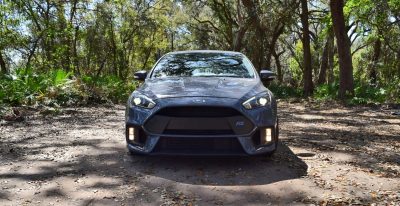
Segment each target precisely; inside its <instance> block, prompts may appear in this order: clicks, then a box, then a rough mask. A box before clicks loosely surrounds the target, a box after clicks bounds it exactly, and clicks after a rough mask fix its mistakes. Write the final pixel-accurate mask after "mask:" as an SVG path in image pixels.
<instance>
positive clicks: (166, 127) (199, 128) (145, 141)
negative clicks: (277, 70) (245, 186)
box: [126, 50, 279, 156]
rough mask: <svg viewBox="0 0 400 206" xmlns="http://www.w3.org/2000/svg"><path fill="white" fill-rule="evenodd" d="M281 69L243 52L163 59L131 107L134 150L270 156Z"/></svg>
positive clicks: (141, 76) (129, 133)
mask: <svg viewBox="0 0 400 206" xmlns="http://www.w3.org/2000/svg"><path fill="white" fill-rule="evenodd" d="M274 77H275V74H274V73H273V72H271V71H268V70H261V72H260V74H258V73H257V72H256V69H255V68H254V66H253V65H252V63H251V62H250V60H249V59H248V58H247V57H246V56H245V55H243V54H242V53H239V52H228V51H209V50H207V51H180V52H172V53H168V54H166V55H164V56H163V57H161V58H160V59H159V60H158V62H157V63H156V64H155V66H154V67H153V68H152V69H151V71H150V72H146V71H139V72H136V73H135V79H137V80H141V81H144V83H143V84H142V85H141V86H140V87H138V88H137V89H136V90H135V91H134V92H133V93H132V94H131V95H130V97H129V99H128V103H127V107H126V142H127V147H128V150H129V151H130V152H131V153H132V154H146V155H147V154H148V155H213V156H215V155H224V156H225V155H270V154H272V153H273V152H274V151H275V150H276V148H277V144H278V136H279V126H278V116H277V104H276V100H275V98H274V95H273V94H272V93H271V91H269V90H268V89H267V88H266V87H265V86H264V85H263V83H262V81H264V82H268V81H271V80H273V79H274Z"/></svg>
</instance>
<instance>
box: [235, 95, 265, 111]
mask: <svg viewBox="0 0 400 206" xmlns="http://www.w3.org/2000/svg"><path fill="white" fill-rule="evenodd" d="M270 103H271V96H270V95H269V94H268V93H263V94H261V95H257V96H254V97H252V98H250V99H248V100H246V101H245V102H243V104H242V105H243V107H244V108H246V109H254V108H257V107H264V106H267V105H269V104H270Z"/></svg>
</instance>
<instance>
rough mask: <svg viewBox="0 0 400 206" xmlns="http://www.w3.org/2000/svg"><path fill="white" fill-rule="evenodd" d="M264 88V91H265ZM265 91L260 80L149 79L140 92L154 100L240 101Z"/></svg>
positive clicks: (214, 78) (216, 78)
mask: <svg viewBox="0 0 400 206" xmlns="http://www.w3.org/2000/svg"><path fill="white" fill-rule="evenodd" d="M263 88H264V89H263ZM262 90H265V87H263V86H262V84H261V82H260V80H258V79H245V78H222V77H183V78H154V79H147V80H146V82H145V83H144V84H143V85H142V86H141V87H140V88H138V91H139V92H141V93H143V94H146V95H149V96H151V97H152V98H154V99H161V98H175V97H217V98H234V99H240V98H242V97H243V96H245V95H246V94H249V93H257V92H261V91H262Z"/></svg>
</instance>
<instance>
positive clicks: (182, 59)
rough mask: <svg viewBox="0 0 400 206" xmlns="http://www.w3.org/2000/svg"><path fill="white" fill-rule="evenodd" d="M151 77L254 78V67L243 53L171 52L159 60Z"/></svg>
mask: <svg viewBox="0 0 400 206" xmlns="http://www.w3.org/2000/svg"><path fill="white" fill-rule="evenodd" d="M151 77H156V78H162V77H236V78H254V69H253V66H252V65H251V63H250V61H249V60H248V59H247V58H246V57H245V56H244V55H241V54H227V53H186V54H183V53H182V54H169V55H166V56H164V57H163V58H162V59H161V60H160V61H159V62H158V64H157V65H156V67H155V68H154V70H153V73H152V75H151Z"/></svg>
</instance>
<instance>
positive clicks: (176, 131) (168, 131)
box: [163, 129, 235, 135]
mask: <svg viewBox="0 0 400 206" xmlns="http://www.w3.org/2000/svg"><path fill="white" fill-rule="evenodd" d="M163 134H174V135H234V134H235V133H234V132H233V131H232V130H229V129H228V130H185V129H166V130H164V133H163Z"/></svg>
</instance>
